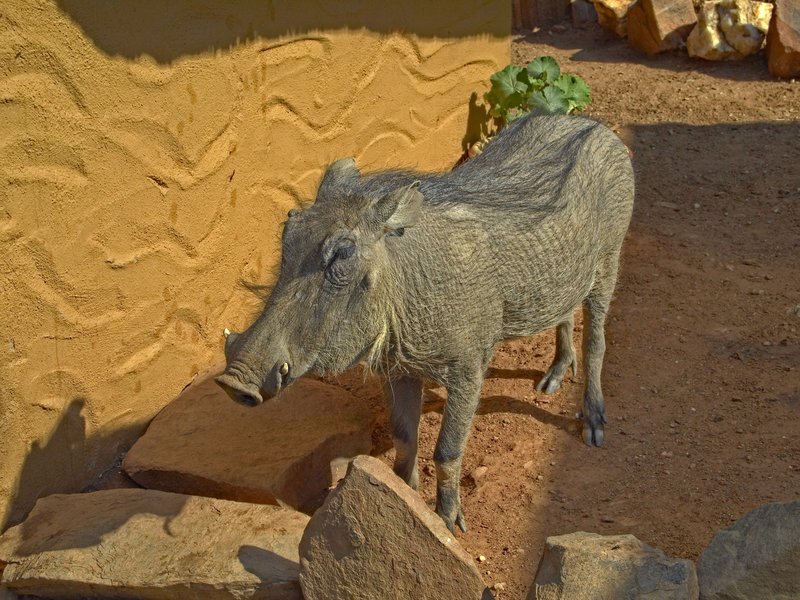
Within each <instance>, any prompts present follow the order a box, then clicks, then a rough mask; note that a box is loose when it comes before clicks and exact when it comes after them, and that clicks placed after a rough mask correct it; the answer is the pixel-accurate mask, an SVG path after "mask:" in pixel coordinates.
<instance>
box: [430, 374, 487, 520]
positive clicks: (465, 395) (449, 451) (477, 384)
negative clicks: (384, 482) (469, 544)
mask: <svg viewBox="0 0 800 600" xmlns="http://www.w3.org/2000/svg"><path fill="white" fill-rule="evenodd" d="M486 364H488V359H487V360H486V363H485V364H484V365H483V366H482V367H481V368H480V369H476V370H475V371H473V372H472V373H470V374H468V375H466V376H460V377H458V378H457V381H455V382H454V383H453V384H451V385H448V386H447V402H446V403H445V405H444V413H443V414H442V428H441V430H440V431H439V439H438V440H437V442H436V450H435V451H434V453H433V460H434V461H435V462H436V513H437V514H438V515H439V516H440V517H441V518H442V520H443V521H444V524H445V525H447V528H448V529H449V530H450V531H453V530H454V526H455V525H458V526H459V527H460V528H461V531H466V530H467V525H466V523H465V522H464V511H463V509H462V508H461V495H460V493H459V483H460V480H461V460H462V458H463V456H464V449H465V448H466V446H467V437H468V436H469V432H470V428H471V427H472V418H473V417H474V416H475V411H476V410H477V408H478V404H479V402H480V397H481V383H482V382H483V375H484V372H485V368H486Z"/></svg>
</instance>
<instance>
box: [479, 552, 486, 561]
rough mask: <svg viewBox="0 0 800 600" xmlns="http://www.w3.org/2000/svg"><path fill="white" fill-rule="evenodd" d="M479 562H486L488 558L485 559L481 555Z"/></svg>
mask: <svg viewBox="0 0 800 600" xmlns="http://www.w3.org/2000/svg"><path fill="white" fill-rule="evenodd" d="M478 562H486V557H485V556H484V555H483V554H481V555H480V556H479V557H478Z"/></svg>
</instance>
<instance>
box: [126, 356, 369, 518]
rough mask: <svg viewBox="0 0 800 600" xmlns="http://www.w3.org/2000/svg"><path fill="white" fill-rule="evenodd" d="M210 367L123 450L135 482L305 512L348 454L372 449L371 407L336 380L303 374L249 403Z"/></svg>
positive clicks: (321, 497) (316, 503) (343, 465)
mask: <svg viewBox="0 0 800 600" xmlns="http://www.w3.org/2000/svg"><path fill="white" fill-rule="evenodd" d="M215 374H218V370H215V371H214V372H212V373H210V374H208V375H206V376H204V377H202V378H200V379H199V380H198V381H197V382H195V383H193V384H192V385H191V386H189V387H188V388H186V389H185V390H184V391H183V392H182V393H181V394H180V395H179V396H178V397H177V398H176V399H175V400H174V401H173V402H171V403H170V404H169V405H168V406H167V407H166V408H164V410H162V411H161V412H160V413H159V414H158V415H157V416H156V418H155V419H154V420H153V422H152V423H151V424H150V427H149V428H148V429H147V432H146V433H145V434H144V435H143V436H142V437H141V438H140V439H139V440H138V441H137V442H136V444H134V446H133V448H131V450H130V451H129V452H128V454H127V456H126V457H125V460H124V461H123V463H122V468H123V469H124V470H125V472H126V473H128V475H130V477H131V478H133V480H134V481H136V482H137V483H138V484H139V485H143V486H144V487H147V488H151V489H159V490H164V491H170V492H178V493H183V494H195V495H198V496H212V497H215V498H226V499H229V500H240V501H246V502H260V503H266V504H277V503H278V501H281V502H283V503H285V504H288V505H289V506H291V507H293V508H296V509H298V510H302V511H305V512H312V511H313V510H314V509H316V508H317V507H319V506H320V505H321V504H322V501H323V500H324V498H325V495H326V494H327V492H328V490H329V488H330V486H331V484H332V483H335V482H336V481H337V480H338V479H339V478H340V477H341V476H342V475H344V469H345V468H346V465H347V459H349V458H351V457H353V456H356V455H358V454H364V453H368V452H369V451H370V448H371V445H372V440H371V435H372V434H371V432H372V425H373V422H374V415H373V414H372V413H371V412H370V411H369V410H368V408H367V407H366V406H365V405H364V404H363V403H362V402H361V401H359V400H358V399H357V398H355V397H354V396H352V395H351V394H350V393H348V392H347V391H345V390H343V389H341V388H338V387H334V386H332V385H328V384H325V383H322V382H319V381H314V380H312V379H300V380H299V381H297V382H296V383H295V384H294V385H292V386H291V387H289V388H287V389H286V391H285V392H283V393H282V394H281V395H280V396H278V397H277V398H276V399H275V400H268V401H267V402H265V403H264V404H262V405H260V406H257V407H253V408H250V407H247V406H242V405H239V404H237V403H235V402H233V401H232V400H231V399H230V398H229V397H228V396H227V395H226V394H225V392H223V391H222V390H221V389H220V388H219V386H218V385H217V384H216V383H215V382H214V380H213V376H214V375H215Z"/></svg>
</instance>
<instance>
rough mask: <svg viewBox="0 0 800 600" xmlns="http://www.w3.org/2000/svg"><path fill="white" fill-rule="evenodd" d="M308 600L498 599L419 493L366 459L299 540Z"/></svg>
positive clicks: (356, 465)
mask: <svg viewBox="0 0 800 600" xmlns="http://www.w3.org/2000/svg"><path fill="white" fill-rule="evenodd" d="M300 585H301V586H302V589H303V595H304V597H305V599H306V600H330V599H333V598H347V599H348V600H374V599H376V598H380V599H381V600H390V599H393V598H396V599H398V600H399V599H402V600H407V599H408V598H414V599H415V600H423V599H431V600H433V599H435V600H470V599H475V600H478V599H482V600H487V599H491V598H492V594H491V592H489V590H488V589H487V588H486V586H485V585H484V583H483V581H482V580H481V576H480V574H479V573H478V569H477V567H476V566H475V563H474V562H473V560H472V558H471V557H470V556H469V554H467V552H466V551H465V550H464V549H463V548H462V547H461V545H460V544H459V543H458V542H457V541H456V539H455V538H454V537H453V534H452V533H450V531H448V529H447V527H445V525H444V522H443V521H442V520H441V518H439V516H438V515H437V514H436V513H434V512H433V511H431V510H430V509H429V508H428V506H427V505H426V504H425V502H423V500H422V499H421V498H420V497H419V494H417V493H416V492H415V491H414V490H412V489H411V488H410V487H408V486H407V485H406V484H405V483H404V482H403V481H402V480H401V479H400V478H399V477H397V476H396V475H395V474H394V473H393V472H392V470H391V469H390V468H389V467H387V466H386V465H385V464H383V463H382V462H381V461H379V460H378V459H376V458H371V457H369V456H359V457H358V458H356V459H354V460H353V462H352V463H351V464H350V467H349V468H348V471H347V475H346V476H345V478H344V479H343V480H342V482H341V483H340V484H339V486H338V487H337V488H336V489H335V490H334V491H333V492H331V493H330V495H329V496H328V498H327V500H326V501H325V504H324V505H323V506H322V508H320V509H319V510H318V511H317V512H316V513H315V514H314V516H313V517H312V518H311V521H310V522H309V524H308V527H307V528H306V531H305V533H304V534H303V539H302V541H301V542H300Z"/></svg>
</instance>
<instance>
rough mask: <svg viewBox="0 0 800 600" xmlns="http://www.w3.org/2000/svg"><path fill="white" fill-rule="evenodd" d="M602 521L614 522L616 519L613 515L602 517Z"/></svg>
mask: <svg viewBox="0 0 800 600" xmlns="http://www.w3.org/2000/svg"><path fill="white" fill-rule="evenodd" d="M600 521H601V522H603V523H613V522H614V519H612V518H611V517H601V519H600Z"/></svg>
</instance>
